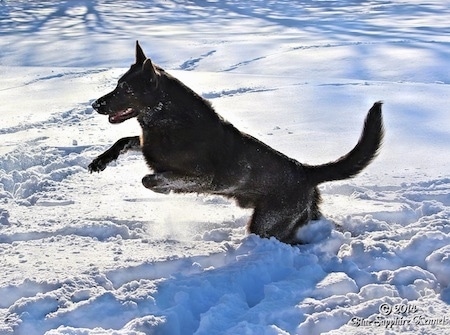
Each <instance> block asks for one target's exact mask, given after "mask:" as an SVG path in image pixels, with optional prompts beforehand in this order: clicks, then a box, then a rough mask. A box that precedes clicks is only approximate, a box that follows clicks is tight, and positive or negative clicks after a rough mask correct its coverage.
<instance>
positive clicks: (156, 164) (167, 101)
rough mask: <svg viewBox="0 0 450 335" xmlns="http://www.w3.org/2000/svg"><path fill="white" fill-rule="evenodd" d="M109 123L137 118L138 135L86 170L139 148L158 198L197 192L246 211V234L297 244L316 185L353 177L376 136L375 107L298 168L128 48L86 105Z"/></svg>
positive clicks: (313, 208) (313, 215)
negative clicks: (313, 161) (107, 87)
mask: <svg viewBox="0 0 450 335" xmlns="http://www.w3.org/2000/svg"><path fill="white" fill-rule="evenodd" d="M92 107H93V108H94V109H95V110H96V111H97V112H99V113H100V114H104V115H108V116H109V122H111V123H120V122H123V121H125V120H128V119H130V118H132V117H137V119H138V121H139V123H140V125H141V127H142V136H140V137H139V136H132V137H126V138H122V139H120V140H118V141H117V142H116V143H115V144H114V145H113V146H112V147H111V148H110V149H108V150H107V151H106V152H104V153H103V154H101V155H100V156H98V157H97V158H96V159H94V161H93V162H92V163H91V164H90V165H89V171H90V172H93V171H97V172H99V171H102V170H104V169H105V168H106V166H107V165H108V163H110V162H112V161H113V160H115V159H117V157H118V156H119V155H120V154H121V153H123V152H125V151H126V150H128V149H139V150H142V153H143V154H144V157H145V160H146V162H147V164H148V166H149V167H150V168H151V169H152V170H153V171H154V173H153V174H148V175H146V176H145V177H144V178H143V179H142V183H143V184H144V186H145V187H146V188H149V189H151V190H153V191H155V192H159V193H169V192H170V191H173V192H181V193H187V192H197V193H209V194H217V195H222V196H225V197H229V198H234V199H236V200H237V202H238V204H239V205H240V206H241V207H245V208H254V213H253V217H252V218H251V220H250V223H249V226H248V230H249V232H250V233H255V234H258V235H259V236H261V237H270V236H275V237H276V238H277V239H279V240H280V241H282V242H286V243H291V244H292V243H298V242H301V241H298V240H297V239H296V232H297V230H298V228H299V227H301V226H302V225H304V224H306V223H307V222H308V221H310V220H316V219H319V218H320V216H321V213H320V211H319V208H318V206H319V204H320V202H321V197H320V194H319V191H318V189H317V185H318V184H320V183H323V182H326V181H332V180H339V179H346V178H350V177H352V176H355V175H356V174H357V173H359V172H360V171H361V170H362V169H363V168H365V167H366V166H367V165H368V164H369V163H370V162H371V161H372V159H373V158H374V157H375V156H376V155H377V152H378V149H379V147H380V144H381V141H382V138H383V132H384V131H383V124H382V115H381V102H377V103H375V104H374V105H373V107H372V108H371V109H370V111H369V113H368V115H367V117H366V120H365V124H364V129H363V132H362V135H361V137H360V139H359V141H358V143H357V144H356V146H355V147H354V148H353V149H352V150H351V151H350V152H349V153H348V154H346V155H345V156H343V157H341V158H339V159H338V160H336V161H335V162H331V163H327V164H323V165H318V166H309V165H306V164H301V163H299V162H297V161H295V160H294V159H291V158H289V157H287V156H285V155H283V154H282V153H280V152H278V151H276V150H274V149H272V148H270V147H269V146H267V145H266V144H264V143H262V142H260V141H258V140H257V139H255V138H254V137H252V136H250V135H247V134H244V133H242V132H240V131H239V130H238V129H236V128H235V127H234V126H233V125H232V124H230V123H228V122H227V121H225V120H223V119H222V118H221V117H220V116H219V115H218V114H216V113H215V111H214V109H213V108H212V107H211V105H210V103H209V102H208V101H206V100H205V99H203V98H201V97H200V96H199V95H197V94H196V93H195V92H193V91H192V90H191V89H189V88H188V87H186V86H185V85H184V84H183V83H181V82H180V81H179V80H177V79H175V78H174V77H172V76H171V75H169V74H168V73H167V72H165V71H164V70H163V69H162V68H160V67H158V66H156V65H154V64H152V62H151V60H150V59H148V58H146V57H145V55H144V53H143V51H142V49H141V48H140V46H139V44H138V43H136V63H135V64H133V65H132V66H131V68H130V69H129V70H128V72H126V73H125V74H124V75H123V76H122V77H121V78H120V79H119V82H118V85H117V87H116V88H115V89H114V91H112V92H111V93H109V94H107V95H105V96H103V97H101V98H100V99H98V100H97V101H95V102H94V103H93V104H92Z"/></svg>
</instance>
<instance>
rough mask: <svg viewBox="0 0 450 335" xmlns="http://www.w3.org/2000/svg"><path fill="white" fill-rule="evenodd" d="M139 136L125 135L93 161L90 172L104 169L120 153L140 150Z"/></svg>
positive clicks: (89, 168)
mask: <svg viewBox="0 0 450 335" xmlns="http://www.w3.org/2000/svg"><path fill="white" fill-rule="evenodd" d="M140 142H141V141H140V138H139V136H131V137H124V138H121V139H120V140H118V141H117V142H116V143H114V144H113V146H112V147H111V148H109V149H108V150H106V151H105V152H104V153H102V154H101V155H100V156H98V157H97V158H96V159H94V160H93V161H92V163H91V164H89V166H88V170H89V172H90V173H92V172H100V171H103V170H104V169H105V168H106V166H107V165H108V164H109V163H111V162H112V161H114V160H116V159H117V157H119V155H120V154H123V153H125V152H127V151H128V150H138V149H140V148H141V143H140Z"/></svg>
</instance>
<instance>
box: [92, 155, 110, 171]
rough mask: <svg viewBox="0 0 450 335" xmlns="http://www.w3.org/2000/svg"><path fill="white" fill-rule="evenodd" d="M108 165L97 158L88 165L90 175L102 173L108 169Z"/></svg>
mask: <svg viewBox="0 0 450 335" xmlns="http://www.w3.org/2000/svg"><path fill="white" fill-rule="evenodd" d="M107 165H108V163H107V162H105V161H103V160H102V159H101V158H100V157H97V158H96V159H94V160H93V161H92V163H91V164H89V165H88V170H89V172H90V173H92V172H100V171H103V170H104V169H106V166H107Z"/></svg>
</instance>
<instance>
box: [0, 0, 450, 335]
mask: <svg viewBox="0 0 450 335" xmlns="http://www.w3.org/2000/svg"><path fill="white" fill-rule="evenodd" d="M449 22H450V1H448V0H439V1H438V0H429V1H418V0H409V1H400V0H392V1H385V0H370V1H354V0H343V1H332V0H330V1H314V0H304V1H286V0H284V1H283V0H282V1H269V0H258V1H237V0H224V1H215V0H205V1H179V0H155V1H144V0H142V1H127V2H126V1H122V2H118V1H106V0H98V1H87V0H77V1H62V0H55V1H13V0H11V1H0V35H1V39H0V78H1V79H0V101H1V104H0V112H1V115H2V116H3V118H2V123H1V125H0V268H1V270H2V275H1V276H0V334H2V335H9V334H27V335H34V334H48V335H50V334H51V335H54V334H70V335H82V334H83V335H85V334H86V335H87V334H92V335H94V334H95V335H100V334H180V335H181V334H183V335H186V334H196V335H200V334H208V335H212V334H230V335H231V334H233V335H234V334H258V335H260V334H261V335H274V334H283V335H284V334H330V335H331V334H343V333H345V334H349V335H350V334H367V333H374V334H402V335H404V334H419V333H420V334H447V333H448V332H449V330H450V307H449V304H450V224H449V221H450V219H449V218H450V174H449V166H450V164H449V163H450V161H449V155H448V152H449V143H450V116H449V115H450V114H449V99H448V97H449V96H450V71H449V70H448V69H450V29H449ZM137 39H138V40H139V41H140V43H141V45H142V46H143V48H144V50H145V52H146V54H147V55H148V56H149V57H151V58H152V59H153V60H154V61H155V62H156V63H158V64H159V65H161V66H162V67H164V68H165V69H167V70H168V71H169V72H170V73H172V74H173V75H175V76H176V77H178V78H179V79H181V80H182V81H183V82H185V83H186V84H187V85H188V86H190V87H191V88H193V89H194V90H195V91H196V92H198V93H199V94H201V95H202V96H204V97H205V98H208V99H210V100H211V101H212V103H213V105H214V106H215V108H216V110H217V111H218V112H219V114H221V115H222V116H223V117H224V118H226V119H228V120H229V121H231V122H232V123H234V124H235V125H236V126H237V127H238V128H239V129H241V130H243V131H245V132H248V133H250V134H252V135H254V136H255V137H257V138H258V139H261V140H262V141H264V142H265V143H268V144H269V145H271V146H272V147H274V148H275V149H277V150H280V151H281V152H283V153H285V154H287V155H289V156H291V157H293V158H295V159H297V160H299V161H301V162H305V163H310V164H317V163H323V162H327V161H330V160H334V159H336V158H338V157H340V156H341V155H343V154H344V153H346V152H347V151H348V150H350V149H351V148H352V146H353V145H354V144H355V143H356V141H357V139H358V136H359V132H360V130H361V127H362V122H363V119H364V116H365V114H366V112H367V110H368V109H369V108H370V106H371V105H372V104H373V102H375V101H378V100H383V101H384V118H385V126H386V138H385V141H384V145H383V148H382V150H381V154H380V156H379V157H377V159H376V160H375V161H374V162H373V164H372V165H370V166H369V168H367V169H366V170H365V171H364V172H363V173H362V174H361V175H360V176H358V177H356V178H354V179H351V180H346V181H341V182H333V183H327V184H323V185H322V186H321V187H320V188H321V190H322V193H323V198H324V203H323V206H322V209H323V213H324V215H325V218H324V219H323V220H321V221H319V222H314V223H312V224H310V225H308V226H307V227H304V228H302V229H301V230H300V231H299V235H300V236H301V237H302V238H303V239H305V240H306V241H308V243H307V244H304V245H301V246H296V247H292V246H288V245H285V244H283V243H280V242H278V241H277V240H275V239H261V238H259V237H257V236H253V235H247V234H246V230H245V226H246V222H247V221H248V218H249V216H250V212H249V211H248V210H242V209H239V208H238V207H237V206H236V205H235V204H234V203H233V202H232V201H228V200H225V199H223V198H220V197H215V196H207V195H205V196H204V195H173V194H170V195H158V194H154V193H152V192H150V191H149V190H147V189H145V188H144V187H143V186H142V185H141V178H142V177H143V176H144V175H145V174H146V173H148V169H147V167H146V166H145V163H144V161H143V159H142V157H141V155H140V154H139V153H130V154H127V155H125V156H123V157H121V158H120V159H119V160H118V161H117V163H115V164H113V165H111V166H109V167H108V168H107V169H106V170H105V171H103V172H102V173H100V174H89V173H88V172H87V169H86V167H87V165H88V164H89V163H90V162H91V160H92V159H93V158H94V157H96V155H98V154H99V153H100V152H102V151H103V150H105V149H106V148H107V147H108V146H110V145H111V144H112V143H113V142H114V141H115V140H117V139H118V138H119V137H122V136H130V135H137V134H139V126H138V124H137V122H135V121H127V122H125V123H123V124H121V125H111V124H109V123H108V121H107V118H105V117H104V116H102V115H99V114H97V113H95V112H94V111H93V110H92V108H91V107H90V104H91V103H92V101H93V100H94V99H96V98H98V97H100V96H101V95H103V94H105V93H107V92H109V91H110V90H111V89H112V88H113V87H114V86H115V82H116V80H117V78H119V77H120V75H121V74H122V73H123V72H124V71H126V69H127V67H128V66H129V64H131V63H132V62H133V60H134V43H135V40H137Z"/></svg>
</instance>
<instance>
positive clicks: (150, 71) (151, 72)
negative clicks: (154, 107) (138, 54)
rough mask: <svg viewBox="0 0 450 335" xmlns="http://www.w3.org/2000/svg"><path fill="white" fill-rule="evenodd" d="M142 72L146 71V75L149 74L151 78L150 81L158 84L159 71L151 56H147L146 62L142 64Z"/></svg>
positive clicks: (148, 76)
mask: <svg viewBox="0 0 450 335" xmlns="http://www.w3.org/2000/svg"><path fill="white" fill-rule="evenodd" d="M142 72H144V74H145V76H147V78H150V82H151V83H153V84H154V85H155V86H157V85H158V82H157V79H158V78H157V77H158V75H157V73H156V69H155V67H154V66H153V64H152V61H151V60H150V58H147V59H146V60H145V61H144V64H143V65H142Z"/></svg>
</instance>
